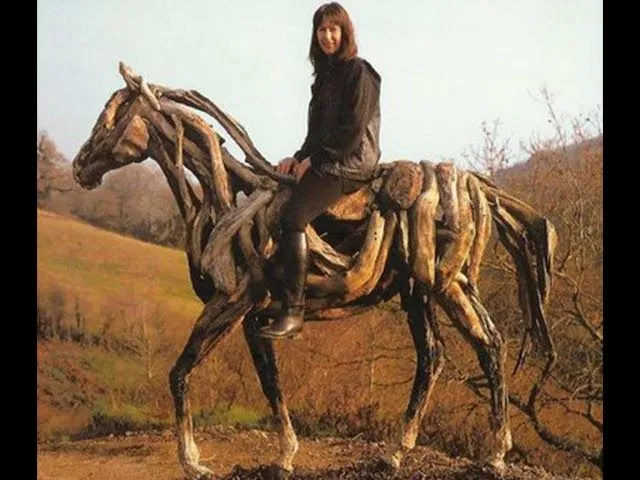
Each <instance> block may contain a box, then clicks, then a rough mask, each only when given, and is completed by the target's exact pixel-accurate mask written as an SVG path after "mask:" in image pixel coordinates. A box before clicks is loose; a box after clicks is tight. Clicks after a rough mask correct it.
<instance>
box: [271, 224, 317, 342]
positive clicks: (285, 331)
mask: <svg viewBox="0 0 640 480" xmlns="http://www.w3.org/2000/svg"><path fill="white" fill-rule="evenodd" d="M283 240H284V242H283V245H282V246H283V248H284V249H285V255H284V280H285V288H284V294H283V296H282V313H281V314H280V317H278V319H276V320H275V321H274V322H273V323H272V324H271V325H269V326H266V327H263V328H262V329H261V330H260V336H262V337H265V338H272V339H277V338H285V337H290V336H292V335H294V334H296V333H298V332H300V331H301V330H302V325H303V322H304V286H305V282H306V280H307V268H308V256H309V248H308V246H307V234H306V233H305V232H287V233H286V234H285V235H284V236H283Z"/></svg>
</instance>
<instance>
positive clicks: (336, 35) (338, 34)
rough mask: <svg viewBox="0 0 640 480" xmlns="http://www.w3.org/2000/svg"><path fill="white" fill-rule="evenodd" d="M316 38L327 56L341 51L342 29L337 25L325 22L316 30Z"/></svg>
mask: <svg viewBox="0 0 640 480" xmlns="http://www.w3.org/2000/svg"><path fill="white" fill-rule="evenodd" d="M316 37H317V38H318V43H319V44H320V48H321V49H322V51H323V52H324V53H325V55H333V54H334V53H336V52H337V51H338V50H339V49H340V43H341V42H342V28H340V25H338V24H336V23H333V22H331V21H328V20H323V21H322V23H321V24H320V26H319V27H318V29H317V30H316Z"/></svg>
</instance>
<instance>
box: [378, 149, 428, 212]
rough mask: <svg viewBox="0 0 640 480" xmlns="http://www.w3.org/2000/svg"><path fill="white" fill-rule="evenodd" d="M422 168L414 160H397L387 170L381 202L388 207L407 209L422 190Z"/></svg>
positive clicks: (381, 192)
mask: <svg viewBox="0 0 640 480" xmlns="http://www.w3.org/2000/svg"><path fill="white" fill-rule="evenodd" d="M422 177H423V173H422V169H421V168H420V166H419V165H418V164H416V163H414V162H410V161H407V160H397V161H395V162H393V164H392V166H391V168H390V170H389V171H388V172H386V174H385V177H384V181H383V183H382V188H381V189H380V193H379V196H380V202H381V203H382V204H384V205H385V206H387V207H388V208H393V209H400V210H407V209H408V208H409V207H411V205H413V202H415V201H416V198H418V195H419V194H420V191H421V190H422Z"/></svg>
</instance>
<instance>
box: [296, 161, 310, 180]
mask: <svg viewBox="0 0 640 480" xmlns="http://www.w3.org/2000/svg"><path fill="white" fill-rule="evenodd" d="M310 166H311V159H310V158H309V157H307V158H305V159H304V160H302V161H301V162H300V163H298V164H297V165H296V166H295V167H294V168H293V174H294V175H295V177H296V183H300V179H301V178H302V176H303V175H304V173H305V172H306V171H307V170H309V167H310Z"/></svg>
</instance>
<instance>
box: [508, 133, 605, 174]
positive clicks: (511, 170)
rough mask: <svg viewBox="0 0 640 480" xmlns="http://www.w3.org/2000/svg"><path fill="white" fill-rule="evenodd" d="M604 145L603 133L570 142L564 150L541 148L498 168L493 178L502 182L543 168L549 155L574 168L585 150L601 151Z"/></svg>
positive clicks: (580, 160)
mask: <svg viewBox="0 0 640 480" xmlns="http://www.w3.org/2000/svg"><path fill="white" fill-rule="evenodd" d="M603 145H604V139H603V135H599V136H597V137H594V138H589V139H586V140H584V141H582V142H580V143H574V144H570V145H569V146H568V147H566V149H565V150H563V151H560V150H557V149H556V150H554V149H551V150H546V151H545V150H542V151H540V152H536V153H535V154H533V155H531V156H530V157H529V158H528V159H527V160H526V161H524V162H520V163H516V164H515V165H512V166H509V167H506V168H504V169H502V170H499V171H498V172H496V174H495V180H496V182H497V183H498V184H501V185H502V184H504V183H505V182H509V181H510V180H511V179H514V178H517V177H519V176H522V175H525V174H527V173H530V172H531V171H532V170H534V169H535V168H537V167H542V168H544V166H543V165H541V164H543V163H544V161H545V160H546V159H548V157H549V156H550V155H554V156H555V158H556V159H558V160H559V161H561V162H563V163H565V164H566V165H567V166H568V167H571V168H575V167H577V166H579V164H580V162H583V161H584V159H585V158H586V155H585V153H586V152H589V151H591V152H593V151H600V152H601V151H602V149H603Z"/></svg>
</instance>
